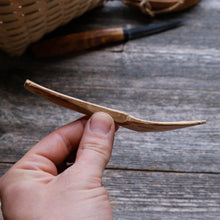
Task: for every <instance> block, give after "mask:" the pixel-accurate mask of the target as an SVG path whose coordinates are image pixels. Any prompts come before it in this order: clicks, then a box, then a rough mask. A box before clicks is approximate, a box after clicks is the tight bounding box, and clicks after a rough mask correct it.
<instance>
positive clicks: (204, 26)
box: [0, 0, 220, 220]
mask: <svg viewBox="0 0 220 220" xmlns="http://www.w3.org/2000/svg"><path fill="white" fill-rule="evenodd" d="M219 15H220V5H219V2H218V0H209V1H207V0H203V1H201V3H199V5H198V6H196V7H195V8H193V9H192V10H189V11H187V12H184V13H181V14H178V15H172V17H173V18H176V17H178V18H187V21H186V25H185V26H183V27H180V28H178V29H174V30H170V31H168V32H166V33H162V34H158V35H154V36H150V37H147V38H142V39H138V40H134V41H130V42H127V43H126V44H124V45H116V46H110V47H106V48H100V49H97V50H91V51H88V52H86V53H80V54H79V55H78V56H65V57H63V58H62V59H49V60H35V59H34V58H32V57H31V56H29V55H28V54H25V55H24V56H22V57H20V58H9V57H8V56H6V55H4V54H1V55H0V100H1V101H0V174H1V175H2V174H3V173H4V172H6V170H7V169H8V168H9V167H10V166H11V165H12V164H13V163H14V162H16V161H17V160H18V159H19V158H21V157H22V155H23V154H24V153H25V152H26V151H27V150H28V149H30V147H31V146H32V145H33V144H35V143H36V142H37V141H39V140H40V139H41V138H42V137H44V136H45V135H47V134H48V133H50V132H51V131H53V130H54V129H55V128H57V127H59V126H61V125H63V124H65V123H68V122H70V121H72V120H75V119H77V118H78V117H80V116H81V115H80V114H79V113H76V112H73V111H71V110H68V109H65V108H62V107H59V106H56V105H55V104H51V103H49V102H48V101H46V100H44V99H42V98H40V97H38V96H36V95H33V94H31V93H30V92H28V91H26V90H25V89H24V88H23V84H24V82H25V80H26V79H27V78H29V79H31V80H33V81H35V82H37V83H40V84H42V85H45V86H47V87H49V88H52V89H54V90H57V91H62V92H63V93H65V94H68V95H71V96H73V97H77V98H80V99H83V100H87V101H90V102H94V103H97V104H100V105H104V106H108V107H111V108H115V109H119V110H122V111H126V112H129V113H130V114H132V115H134V116H136V117H139V118H142V119H150V120H154V121H158V120H160V121H165V120H169V121H172V120H175V121H179V120H186V119H187V120H194V119H206V120H207V124H205V125H201V126H196V127H192V128H185V129H182V130H177V131H169V132H164V133H137V132H134V131H129V130H127V129H124V128H120V129H119V131H118V132H117V135H116V139H115V144H114V150H113V155H112V158H111V161H110V163H109V164H108V167H107V169H106V172H105V176H104V185H105V186H106V188H107V189H108V191H109V195H110V199H111V201H112V208H113V212H114V217H115V219H165V220H166V219H171V220H172V219H174V220H175V219H204V220H206V219H213V220H216V219H220V217H219V216H220V160H219V158H220V73H219V72H220V38H219V36H220V23H219ZM168 18H170V17H169V16H168V17H167V16H166V17H160V18H155V19H152V18H149V17H147V16H146V15H142V14H141V13H140V12H139V11H136V10H134V9H130V8H127V7H126V6H124V5H122V4H121V3H120V2H109V3H108V4H107V5H106V6H105V7H104V8H99V9H96V10H94V11H92V12H90V13H88V14H87V15H85V16H83V17H81V18H79V19H77V20H75V21H74V22H73V23H71V24H70V28H69V29H66V30H65V31H64V32H65V33H69V32H71V31H72V32H74V31H75V32H76V31H85V30H92V29H99V28H110V27H119V26H123V25H127V26H130V27H131V26H137V25H143V24H146V23H149V22H152V21H156V20H157V21H158V20H166V19H168Z"/></svg>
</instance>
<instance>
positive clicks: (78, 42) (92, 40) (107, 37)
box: [31, 20, 183, 58]
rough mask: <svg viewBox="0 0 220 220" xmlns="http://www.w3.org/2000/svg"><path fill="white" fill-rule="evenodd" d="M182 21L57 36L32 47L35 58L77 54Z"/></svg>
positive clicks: (151, 32)
mask: <svg viewBox="0 0 220 220" xmlns="http://www.w3.org/2000/svg"><path fill="white" fill-rule="evenodd" d="M182 23H183V21H182V20H173V21H167V22H160V23H155V24H149V25H147V26H141V27H136V28H131V29H129V28H111V29H103V30H94V31H87V32H80V33H74V34H69V35H65V36H59V37H55V38H52V39H46V40H42V41H40V42H38V43H35V44H33V45H32V47H31V50H32V52H33V54H34V55H35V57H37V58H46V57H55V56H60V55H65V54H68V53H71V52H79V51H83V50H87V49H89V48H94V47H98V46H103V45H108V44H111V43H120V42H126V41H129V40H133V39H135V38H140V37H144V36H148V35H152V34H156V33H160V32H162V31H166V30H169V29H172V28H175V27H178V26H180V25H182Z"/></svg>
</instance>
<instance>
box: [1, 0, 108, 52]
mask: <svg viewBox="0 0 220 220" xmlns="http://www.w3.org/2000/svg"><path fill="white" fill-rule="evenodd" d="M103 2H104V0H0V49H2V50H4V51H6V52H7V53H9V54H10V55H20V54H22V53H23V52H24V51H25V49H26V47H27V46H28V45H29V44H30V43H32V42H35V41H37V40H39V39H40V38H41V37H42V36H43V35H44V34H45V33H48V32H51V31H52V30H54V29H55V28H57V27H59V26H60V25H63V24H65V23H67V22H69V21H70V20H71V19H73V18H76V17H78V16H80V15H82V14H83V13H85V12H86V11H88V10H90V9H92V8H94V7H96V6H98V5H101V4H103Z"/></svg>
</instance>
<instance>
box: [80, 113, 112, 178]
mask: <svg viewBox="0 0 220 220" xmlns="http://www.w3.org/2000/svg"><path fill="white" fill-rule="evenodd" d="M114 133H115V123H114V121H113V119H112V117H111V116H110V115H108V114H107V113H104V112H98V113H95V114H93V115H92V117H91V118H90V119H89V121H88V122H87V124H86V127H85V130H84V134H83V136H82V139H81V142H80V144H79V148H78V152H77V156H76V163H77V164H78V165H80V166H81V167H82V168H83V170H86V173H87V174H88V175H92V176H95V177H99V178H101V177H102V174H103V171H104V169H105V166H106V165H107V163H108V161H109V160H110V157H111V152H112V147H113V141H114Z"/></svg>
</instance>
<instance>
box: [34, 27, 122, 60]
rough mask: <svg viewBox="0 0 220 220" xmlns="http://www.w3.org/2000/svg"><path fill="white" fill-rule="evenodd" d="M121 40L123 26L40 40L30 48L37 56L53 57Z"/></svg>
mask: <svg viewBox="0 0 220 220" xmlns="http://www.w3.org/2000/svg"><path fill="white" fill-rule="evenodd" d="M122 41H124V32H123V28H111V29H103V30H94V31H86V32H80V33H74V34H69V35H65V36H59V37H55V38H52V39H46V40H42V41H40V42H38V43H35V44H33V45H32V47H31V50H32V52H33V54H34V55H35V56H36V57H38V58H41V57H42V58H43V57H54V56H59V55H64V54H68V53H70V52H79V51H83V50H86V49H89V48H92V47H97V46H101V45H107V44H110V43H115V42H122Z"/></svg>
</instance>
